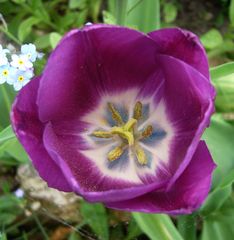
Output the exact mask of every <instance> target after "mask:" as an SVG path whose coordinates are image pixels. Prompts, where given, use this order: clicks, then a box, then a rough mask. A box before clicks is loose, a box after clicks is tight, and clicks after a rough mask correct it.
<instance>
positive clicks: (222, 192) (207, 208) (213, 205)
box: [200, 186, 232, 216]
mask: <svg viewBox="0 0 234 240" xmlns="http://www.w3.org/2000/svg"><path fill="white" fill-rule="evenodd" d="M231 193H232V187H231V186H227V187H224V188H218V189H215V190H214V191H213V192H211V193H210V194H209V195H208V197H207V199H206V201H205V203H204V204H203V206H202V208H201V209H200V212H201V214H202V215H204V216H207V215H209V214H212V213H213V212H214V211H217V210H218V209H219V208H221V207H222V205H223V204H224V203H225V201H226V200H227V199H228V197H229V196H230V195H231Z"/></svg>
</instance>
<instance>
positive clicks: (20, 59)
mask: <svg viewBox="0 0 234 240" xmlns="http://www.w3.org/2000/svg"><path fill="white" fill-rule="evenodd" d="M11 58H12V61H11V66H12V67H15V68H18V69H19V70H22V71H25V70H27V69H30V68H32V67H33V64H32V62H31V61H30V59H29V58H28V56H27V55H16V54H13V55H12V56H11Z"/></svg>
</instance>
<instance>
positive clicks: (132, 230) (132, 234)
mask: <svg viewBox="0 0 234 240" xmlns="http://www.w3.org/2000/svg"><path fill="white" fill-rule="evenodd" d="M141 233H142V231H141V229H140V228H139V227H138V225H137V223H136V221H135V220H134V218H133V217H132V219H131V221H130V224H129V226H128V234H127V237H126V238H125V239H124V240H132V239H136V237H137V236H139V235H140V234H141Z"/></svg>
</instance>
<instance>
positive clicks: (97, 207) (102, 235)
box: [80, 201, 109, 240]
mask: <svg viewBox="0 0 234 240" xmlns="http://www.w3.org/2000/svg"><path fill="white" fill-rule="evenodd" d="M80 210H81V214H82V216H83V218H84V219H85V220H86V221H87V223H88V224H89V226H90V227H91V229H92V230H93V231H94V232H95V233H96V235H97V237H98V239H100V240H108V239H109V230H108V229H109V226H108V221H107V214H106V209H105V208H104V207H103V205H102V204H99V203H98V204H89V203H87V202H85V201H83V202H82V204H81V209H80Z"/></svg>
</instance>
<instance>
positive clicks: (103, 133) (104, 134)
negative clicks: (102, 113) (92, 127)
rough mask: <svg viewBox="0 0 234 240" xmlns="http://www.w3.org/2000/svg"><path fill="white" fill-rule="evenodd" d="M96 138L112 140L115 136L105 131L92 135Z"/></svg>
mask: <svg viewBox="0 0 234 240" xmlns="http://www.w3.org/2000/svg"><path fill="white" fill-rule="evenodd" d="M92 135H93V136H94V137H98V138H111V137H113V135H112V134H111V133H110V132H104V131H95V132H93V133H92Z"/></svg>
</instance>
